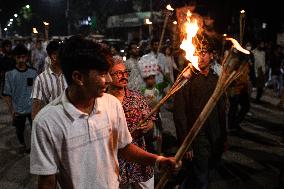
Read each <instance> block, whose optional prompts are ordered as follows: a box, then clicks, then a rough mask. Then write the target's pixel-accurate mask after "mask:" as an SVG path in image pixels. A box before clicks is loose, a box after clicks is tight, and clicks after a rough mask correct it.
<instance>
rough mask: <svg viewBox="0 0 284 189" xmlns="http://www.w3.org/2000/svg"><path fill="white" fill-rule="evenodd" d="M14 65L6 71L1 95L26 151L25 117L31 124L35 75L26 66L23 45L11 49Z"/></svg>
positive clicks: (33, 71)
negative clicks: (31, 96)
mask: <svg viewBox="0 0 284 189" xmlns="http://www.w3.org/2000/svg"><path fill="white" fill-rule="evenodd" d="M13 55H14V57H15V60H16V67H15V68H14V69H13V70H11V71H8V72H6V75H5V85H4V90H3V95H5V101H6V103H7V104H8V108H9V111H10V113H11V115H12V117H13V124H14V126H15V127H16V134H17V137H18V140H19V142H20V144H22V145H23V146H24V147H25V148H26V149H27V151H29V149H28V144H26V142H25V139H24V131H25V126H26V125H25V123H26V119H28V120H29V123H30V126H31V124H32V123H31V112H32V99H31V98H30V95H31V92H32V86H33V81H34V79H35V78H36V76H37V73H36V70H35V69H33V68H30V67H28V66H27V59H28V50H27V48H26V47H25V46H24V45H21V44H20V45H17V46H16V47H15V48H14V50H13Z"/></svg>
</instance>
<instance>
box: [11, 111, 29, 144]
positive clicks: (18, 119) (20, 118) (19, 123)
mask: <svg viewBox="0 0 284 189" xmlns="http://www.w3.org/2000/svg"><path fill="white" fill-rule="evenodd" d="M27 119H28V120H29V124H30V126H32V117H31V114H19V115H16V116H15V118H14V120H13V125H14V126H15V127H16V134H17V138H18V140H19V142H20V144H22V145H25V146H26V145H27V144H26V143H25V137H24V132H25V128H26V120H27Z"/></svg>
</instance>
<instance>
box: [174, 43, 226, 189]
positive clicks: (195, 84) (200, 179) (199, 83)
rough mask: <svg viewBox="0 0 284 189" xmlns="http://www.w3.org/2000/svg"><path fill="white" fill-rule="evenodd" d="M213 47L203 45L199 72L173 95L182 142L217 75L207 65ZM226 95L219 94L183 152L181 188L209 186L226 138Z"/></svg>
mask: <svg viewBox="0 0 284 189" xmlns="http://www.w3.org/2000/svg"><path fill="white" fill-rule="evenodd" d="M212 50H213V49H210V48H207V49H205V50H204V49H203V50H202V51H201V53H200V55H199V68H200V69H201V72H202V74H201V73H200V74H199V75H197V76H196V77H194V78H192V80H191V82H190V83H189V84H188V85H186V86H185V87H184V88H183V89H182V90H181V91H180V92H179V93H178V94H177V95H176V97H175V100H174V105H175V108H174V121H175V126H176V133H177V139H178V141H179V143H180V144H181V143H182V141H183V140H184V138H185V137H186V135H187V133H188V132H189V131H190V129H191V127H192V126H193V124H194V122H195V120H196V119H197V117H198V116H199V114H200V113H201V111H202V110H203V108H204V106H205V104H206V103H207V101H208V100H209V98H210V97H211V95H212V93H213V91H214V89H215V86H216V83H217V81H218V75H217V74H216V73H214V71H213V70H212V69H211V68H210V64H211V63H212V62H213V51H212ZM225 110H226V108H225V98H224V96H222V97H221V98H220V100H219V101H218V103H217V104H216V106H215V108H214V109H213V110H212V112H211V114H210V115H209V117H208V118H207V120H206V122H205V123H204V125H203V126H202V128H201V130H200V132H199V133H198V135H197V137H196V138H195V140H194V141H193V143H192V145H191V149H190V150H189V151H188V152H187V153H186V154H185V158H184V161H183V168H184V170H185V179H184V180H183V182H182V185H181V188H182V189H183V188H186V189H189V188H194V189H197V188H198V189H199V188H200V189H206V188H208V176H209V167H211V166H216V165H218V162H219V160H220V159H221V155H222V153H223V150H224V142H225V139H226V113H225Z"/></svg>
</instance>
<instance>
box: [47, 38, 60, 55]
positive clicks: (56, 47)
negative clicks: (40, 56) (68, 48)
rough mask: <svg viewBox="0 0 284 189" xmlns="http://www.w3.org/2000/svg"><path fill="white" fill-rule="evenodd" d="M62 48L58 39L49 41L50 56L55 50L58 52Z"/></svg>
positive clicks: (48, 51)
mask: <svg viewBox="0 0 284 189" xmlns="http://www.w3.org/2000/svg"><path fill="white" fill-rule="evenodd" d="M59 48H60V43H59V41H58V40H52V41H50V42H49V43H48V45H47V47H46V51H47V54H48V55H49V56H50V55H51V54H52V53H54V52H58V50H59Z"/></svg>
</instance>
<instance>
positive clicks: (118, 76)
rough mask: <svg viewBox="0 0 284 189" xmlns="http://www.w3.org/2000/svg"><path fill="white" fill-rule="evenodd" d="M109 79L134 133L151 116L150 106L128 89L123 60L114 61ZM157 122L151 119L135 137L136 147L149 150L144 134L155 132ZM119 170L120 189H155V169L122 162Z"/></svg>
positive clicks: (112, 90)
mask: <svg viewBox="0 0 284 189" xmlns="http://www.w3.org/2000/svg"><path fill="white" fill-rule="evenodd" d="M110 75H111V77H112V82H111V83H110V86H109V91H108V92H109V93H110V94H112V95H114V96H115V97H116V98H117V99H119V101H120V102H121V104H122V107H123V110H124V113H125V117H126V122H127V126H128V130H129V131H130V132H131V131H132V129H133V128H134V127H135V126H136V125H137V124H138V123H139V121H140V120H142V119H143V118H144V117H145V116H146V115H147V114H148V113H150V111H151V109H150V107H149V106H148V105H147V102H146V99H145V98H144V97H143V96H142V95H141V94H140V93H138V92H136V91H133V90H130V89H128V88H127V84H128V76H129V71H128V70H126V67H125V64H124V63H123V60H121V59H118V58H116V57H114V65H113V67H112V68H111V70H110ZM154 119H155V118H154V117H151V118H150V120H148V122H146V124H145V125H144V126H142V127H141V128H140V129H138V130H137V132H134V133H133V135H132V137H133V141H132V143H133V144H135V145H137V146H139V147H140V148H142V149H144V150H146V145H145V138H144V134H145V133H147V132H148V131H150V130H151V129H153V126H154V123H153V120H154ZM119 168H120V175H121V181H120V188H121V189H126V188H129V187H133V188H143V189H146V188H147V189H150V188H154V177H153V173H154V169H153V166H145V165H142V164H137V163H132V162H130V161H127V160H124V159H122V158H119Z"/></svg>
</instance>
